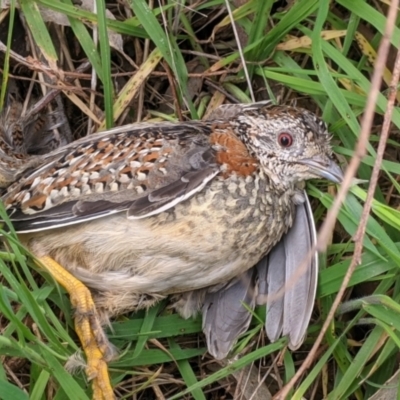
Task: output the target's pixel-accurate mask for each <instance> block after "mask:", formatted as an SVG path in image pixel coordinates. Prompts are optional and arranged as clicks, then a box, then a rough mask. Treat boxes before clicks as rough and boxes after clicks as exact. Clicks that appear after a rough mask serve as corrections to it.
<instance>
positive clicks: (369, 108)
mask: <svg viewBox="0 0 400 400" xmlns="http://www.w3.org/2000/svg"><path fill="white" fill-rule="evenodd" d="M398 3H399V1H398V0H393V1H392V2H391V4H390V8H389V11H388V16H387V20H386V27H385V33H384V35H383V37H382V41H381V43H380V46H379V50H378V55H377V60H376V64H375V68H374V72H373V76H372V80H371V88H370V92H369V95H368V100H367V105H366V109H365V112H364V115H363V119H362V122H361V132H360V136H359V139H358V142H357V145H356V149H355V152H354V156H353V157H352V159H351V161H350V164H349V167H348V168H347V171H346V174H345V177H344V180H343V183H342V185H341V187H340V190H339V192H338V194H337V196H336V198H335V201H334V203H333V205H332V208H331V209H330V210H329V212H328V214H327V217H326V220H325V222H324V224H323V225H322V228H321V230H320V232H319V236H318V241H317V248H318V249H319V250H324V249H325V248H326V245H327V242H328V238H329V236H330V233H331V232H332V229H333V226H334V223H335V221H336V217H337V214H338V212H339V209H340V206H341V204H342V202H343V201H344V199H345V197H346V194H347V192H348V190H349V188H350V186H351V183H352V180H353V177H354V176H355V174H356V172H357V169H358V166H359V165H360V162H361V160H362V158H363V157H364V156H365V154H366V147H367V143H368V141H369V135H370V131H371V127H372V122H373V118H374V114H375V106H376V101H377V98H378V95H379V89H380V85H381V81H382V75H383V72H384V68H385V66H386V60H387V57H388V53H389V48H390V39H391V37H392V33H393V29H394V26H395V22H396V16H397V8H398ZM396 68H397V69H396V70H395V71H394V74H393V78H392V83H391V88H393V87H394V88H396V85H397V81H398V79H399V71H398V69H399V68H400V66H399V65H398V59H397V60H396ZM396 79H397V81H395V80H396ZM393 102H394V97H393V94H392V92H391V93H390V95H389V100H388V106H387V110H386V113H385V122H384V127H385V128H382V135H381V139H380V142H379V147H378V154H377V159H376V162H375V165H374V169H373V172H372V176H371V182H370V186H369V190H368V194H367V200H366V202H365V205H364V209H363V213H362V217H361V221H360V224H359V226H358V229H357V233H356V235H355V249H354V254H353V258H352V261H351V264H350V267H349V269H348V270H347V272H346V275H345V277H344V279H343V282H342V285H341V287H340V290H339V292H338V294H337V295H336V298H335V300H334V302H333V304H332V307H331V309H330V311H329V313H328V316H327V318H326V320H325V322H324V325H323V326H322V329H321V331H320V333H319V335H318V337H317V339H316V340H315V343H314V345H313V347H312V348H311V350H310V352H309V353H308V355H307V357H306V358H305V360H304V362H303V364H302V365H301V367H300V368H299V369H298V371H297V372H296V374H295V375H294V376H293V378H292V379H291V380H290V381H289V383H288V384H287V385H286V386H284V388H283V389H282V390H281V391H280V392H279V393H278V394H277V395H276V396H275V399H285V398H286V396H287V395H288V393H289V392H290V390H291V389H292V388H293V386H294V385H295V384H296V382H297V381H298V379H299V378H300V377H301V376H302V374H303V373H304V372H305V371H306V370H307V369H308V368H309V367H310V365H311V363H312V361H313V360H314V358H315V354H316V352H317V350H318V347H319V346H320V344H321V342H322V340H323V338H324V336H325V333H326V331H327V330H328V328H329V326H330V324H331V321H332V320H333V318H334V316H335V312H336V310H337V308H338V306H339V303H340V301H341V299H342V297H343V294H344V292H345V290H346V288H347V286H348V283H349V281H350V278H351V276H352V275H353V272H354V270H355V268H356V266H357V265H358V264H359V263H360V260H361V252H362V248H363V237H364V235H365V229H366V224H367V220H368V216H369V212H370V209H371V202H372V198H373V194H374V192H375V187H376V184H377V179H378V172H379V170H380V167H381V163H382V159H383V150H384V148H385V144H386V141H387V136H388V130H389V125H390V119H391V115H392V110H393ZM384 129H385V130H384Z"/></svg>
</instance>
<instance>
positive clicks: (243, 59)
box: [225, 0, 256, 103]
mask: <svg viewBox="0 0 400 400" xmlns="http://www.w3.org/2000/svg"><path fill="white" fill-rule="evenodd" d="M225 4H226V9H227V10H228V14H229V19H230V20H231V24H232V29H233V33H234V35H235V40H236V44H237V47H238V52H239V55H240V59H241V60H242V65H243V71H244V75H245V77H246V82H247V87H248V89H249V93H250V98H251V101H252V102H253V103H255V101H256V100H255V97H254V92H253V87H252V85H251V80H250V75H249V71H248V69H247V64H246V59H245V58H244V54H243V49H242V44H241V43H240V38H239V34H238V32H237V29H236V24H235V19H234V18H233V14H232V9H231V5H230V4H229V0H225Z"/></svg>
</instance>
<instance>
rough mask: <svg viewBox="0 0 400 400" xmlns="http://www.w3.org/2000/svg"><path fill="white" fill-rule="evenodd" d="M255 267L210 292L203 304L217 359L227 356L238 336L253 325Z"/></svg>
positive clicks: (208, 335)
mask: <svg viewBox="0 0 400 400" xmlns="http://www.w3.org/2000/svg"><path fill="white" fill-rule="evenodd" d="M254 275H255V269H254V268H251V269H250V270H248V271H247V272H245V273H244V274H242V275H240V276H239V277H237V278H235V279H234V280H233V281H232V283H230V284H229V286H227V287H225V288H223V289H220V290H218V291H216V292H208V293H207V294H206V297H205V300H204V304H203V332H204V334H205V336H206V340H207V347H208V351H209V353H210V354H211V355H212V356H214V357H215V358H216V359H218V360H221V359H223V358H225V357H226V356H227V355H228V353H229V352H230V351H231V349H232V347H233V346H234V344H235V343H236V341H237V339H238V337H239V336H240V335H241V334H242V333H244V332H246V330H247V328H248V327H249V325H250V321H251V313H250V312H249V311H248V310H247V309H246V308H245V307H244V306H243V304H247V306H248V307H249V308H250V309H254V306H255V288H254V284H255V280H254V278H255V277H254Z"/></svg>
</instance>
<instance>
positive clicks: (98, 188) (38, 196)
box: [2, 121, 221, 232]
mask: <svg viewBox="0 0 400 400" xmlns="http://www.w3.org/2000/svg"><path fill="white" fill-rule="evenodd" d="M210 133H211V124H206V123H204V122H203V123H201V122H197V121H194V122H189V123H176V124H174V123H162V124H136V125H130V126H125V127H121V128H117V129H113V130H110V131H107V132H103V133H100V134H96V135H91V136H89V137H87V138H84V139H81V140H78V141H76V142H74V143H71V144H69V145H67V146H65V147H63V148H61V149H57V150H56V151H54V152H52V153H49V154H48V155H46V156H45V157H43V163H42V164H41V165H40V166H38V167H36V168H34V169H33V170H32V169H30V170H29V171H26V173H25V174H23V176H22V178H21V179H20V180H19V182H18V183H16V184H14V185H12V186H11V187H9V188H8V191H7V193H6V194H5V195H4V196H3V197H2V200H3V202H4V204H5V206H6V209H7V210H8V213H9V215H10V218H11V220H12V221H13V224H14V227H15V229H16V230H17V231H18V232H31V231H39V230H43V229H49V228H55V227H60V226H66V225H71V224H75V223H79V222H83V221H88V220H92V219H95V218H100V217H103V216H106V215H110V214H114V213H118V212H122V211H127V213H128V217H129V218H143V217H146V216H150V215H154V214H156V213H158V212H161V211H164V210H167V209H168V208H171V207H173V206H174V205H176V204H177V203H179V202H181V201H184V200H185V199H187V198H189V197H190V196H192V195H193V194H194V193H196V192H198V191H200V190H202V189H203V187H204V186H205V185H206V184H207V182H209V181H210V180H212V179H213V178H214V177H215V176H216V175H217V174H218V173H219V172H220V170H221V166H220V165H219V164H218V163H217V162H216V156H215V151H214V150H213V148H212V146H211V144H210V140H209V137H210Z"/></svg>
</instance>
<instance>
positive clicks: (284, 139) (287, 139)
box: [278, 132, 293, 147]
mask: <svg viewBox="0 0 400 400" xmlns="http://www.w3.org/2000/svg"><path fill="white" fill-rule="evenodd" d="M278 143H279V144H280V145H281V146H282V147H290V146H291V145H292V143H293V137H292V135H291V134H290V133H288V132H282V133H280V134H279V136H278Z"/></svg>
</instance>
